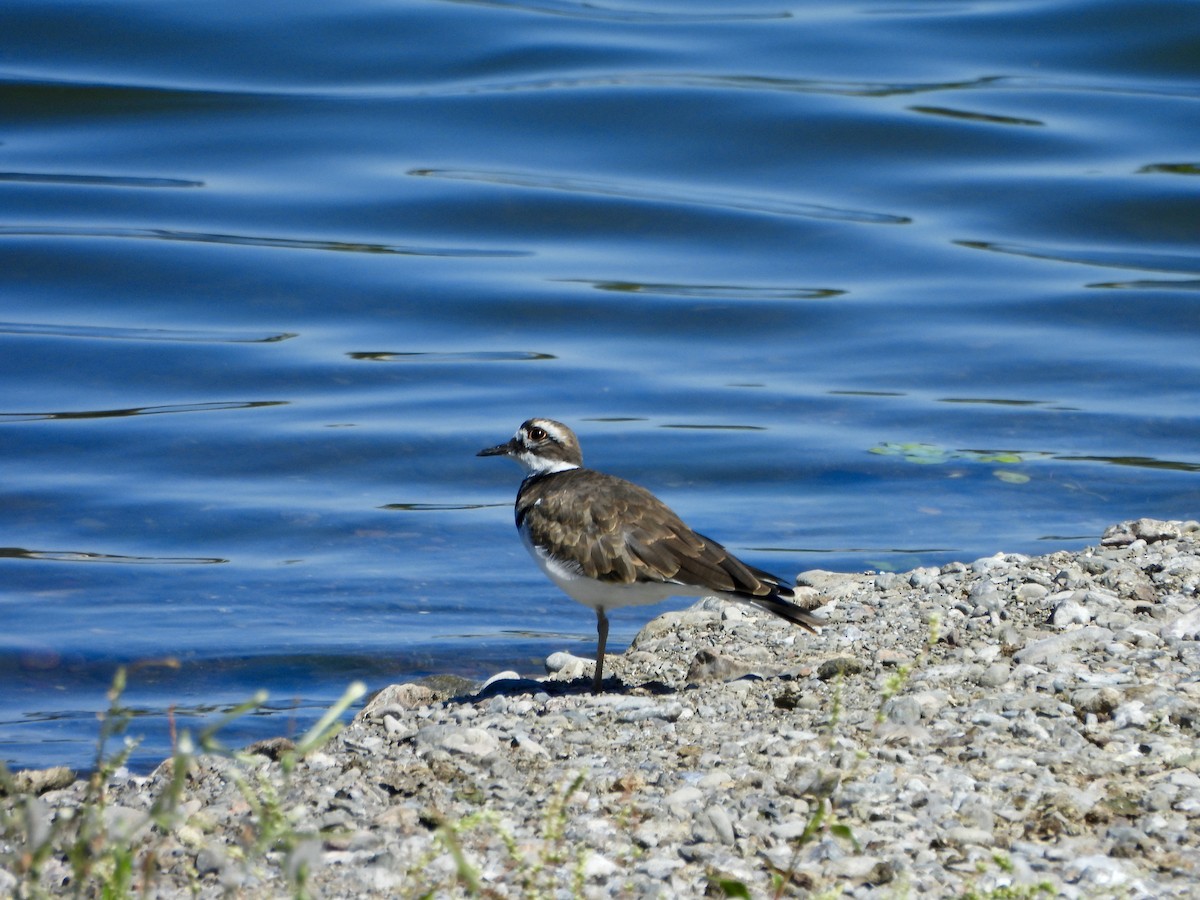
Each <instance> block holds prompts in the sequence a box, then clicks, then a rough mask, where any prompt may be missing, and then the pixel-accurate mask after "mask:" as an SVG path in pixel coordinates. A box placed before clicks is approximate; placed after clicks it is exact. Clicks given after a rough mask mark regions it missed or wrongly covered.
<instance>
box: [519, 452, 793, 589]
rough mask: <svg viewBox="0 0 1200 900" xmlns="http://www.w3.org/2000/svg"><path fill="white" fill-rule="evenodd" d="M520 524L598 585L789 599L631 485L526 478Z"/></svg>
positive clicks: (769, 579)
mask: <svg viewBox="0 0 1200 900" xmlns="http://www.w3.org/2000/svg"><path fill="white" fill-rule="evenodd" d="M516 518H517V527H518V528H526V529H528V532H529V537H530V539H531V540H532V541H533V543H535V544H537V545H538V546H541V547H544V548H545V549H546V550H547V551H548V552H549V553H550V554H551V555H552V556H554V557H556V558H557V559H559V560H560V561H561V562H563V563H565V564H567V565H570V566H573V567H578V569H579V571H580V572H581V573H582V574H583V575H586V576H588V577H589V578H595V579H598V580H600V581H606V582H612V583H617V584H633V583H634V582H650V583H664V582H666V583H672V582H674V583H679V584H688V585H698V586H704V587H708V588H711V589H712V590H713V591H714V592H721V593H729V594H735V595H738V596H741V597H743V598H744V599H747V600H750V599H755V600H757V599H760V598H763V599H768V598H780V597H782V598H790V597H791V595H792V592H791V589H790V588H787V587H786V586H784V585H783V584H781V583H780V582H779V580H778V579H776V578H775V577H774V576H772V575H769V574H768V573H766V572H763V571H762V570H760V569H755V568H753V567H752V566H748V565H746V564H745V563H743V562H742V561H741V560H739V559H737V557H735V556H733V555H732V554H730V553H729V552H728V551H727V550H726V549H725V548H724V547H722V546H721V545H720V544H718V543H717V542H716V541H714V540H711V539H709V538H706V537H704V536H703V535H701V534H697V533H696V532H694V531H692V529H690V528H688V526H687V525H685V524H684V523H683V521H682V520H681V519H680V518H679V516H677V515H675V513H674V512H672V511H671V510H670V508H668V507H667V506H666V504H664V503H663V502H662V501H661V500H659V499H658V498H657V497H655V496H654V495H653V494H651V493H650V492H649V491H647V490H646V489H645V488H642V487H639V486H638V485H636V484H633V483H632V482H629V481H625V480H624V479H623V478H617V477H615V476H613V475H606V474H604V473H602V472H596V471H593V470H591V469H583V468H579V469H570V470H568V471H565V472H553V473H549V474H546V475H534V476H531V477H529V478H527V479H525V481H524V483H522V485H521V490H520V492H519V493H518V494H517V505H516Z"/></svg>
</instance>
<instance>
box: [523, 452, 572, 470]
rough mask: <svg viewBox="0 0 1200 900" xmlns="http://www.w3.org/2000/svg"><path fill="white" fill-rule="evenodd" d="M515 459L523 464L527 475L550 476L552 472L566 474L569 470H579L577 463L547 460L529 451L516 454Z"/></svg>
mask: <svg viewBox="0 0 1200 900" xmlns="http://www.w3.org/2000/svg"><path fill="white" fill-rule="evenodd" d="M513 459H515V460H516V461H517V462H519V463H520V464H521V468H523V469H524V470H525V472H526V474H527V475H549V474H550V473H552V472H566V471H567V470H568V469H578V468H579V466H577V465H575V463H572V462H567V461H566V460H562V459H546V457H544V456H538V455H537V454H536V453H530V452H529V451H528V450H525V451H522V452H521V453H517V454H515V455H514V456H513Z"/></svg>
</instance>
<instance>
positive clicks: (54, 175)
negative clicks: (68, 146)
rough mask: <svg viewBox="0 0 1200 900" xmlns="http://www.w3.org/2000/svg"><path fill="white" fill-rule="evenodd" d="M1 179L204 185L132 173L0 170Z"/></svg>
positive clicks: (138, 185) (99, 184)
mask: <svg viewBox="0 0 1200 900" xmlns="http://www.w3.org/2000/svg"><path fill="white" fill-rule="evenodd" d="M0 181H19V182H22V183H25V184H72V185H90V186H93V187H133V188H193V187H204V182H203V181H188V180H186V179H183V178H139V177H136V176H132V175H71V174H66V173H58V172H0Z"/></svg>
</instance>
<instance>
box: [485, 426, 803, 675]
mask: <svg viewBox="0 0 1200 900" xmlns="http://www.w3.org/2000/svg"><path fill="white" fill-rule="evenodd" d="M476 455H478V456H507V457H508V458H509V459H512V460H515V461H516V462H517V463H519V464H520V465H521V466H522V467H523V468H524V469H525V473H526V474H525V480H524V481H522V482H521V487H520V488H519V489H518V491H517V502H516V507H515V512H516V520H517V531H518V532H520V534H521V540H522V542H523V543H524V544H525V548H526V549H527V550H528V551H529V553H530V555H532V556H533V558H534V560H535V561H536V562H537V564H538V566H539V567H540V568H541V570H542V571H543V572H544V573H545V574H546V577H547V578H549V579H550V580H551V581H553V582H554V583H555V584H556V585H558V586H559V587H560V588H561V589H562V590H563V591H564V592H565V593H566V594H567V595H568V596H569V597H570V598H571V599H572V600H575V601H576V602H578V603H582V604H583V605H584V606H589V607H591V608H592V609H594V610H595V611H596V635H597V644H598V646H597V652H596V672H595V676H594V677H593V679H592V690H593V691H595V692H597V693H598V692H599V691H600V687H601V682H602V680H603V672H604V648H605V644H606V643H607V642H608V615H607V612H608V610H610V609H615V608H617V607H622V606H633V605H640V604H647V603H657V602H659V601H660V600H664V599H666V598H667V597H710V596H712V597H720V598H721V599H723V600H732V601H736V602H738V603H748V604H751V605H752V606H757V607H759V608H760V609H765V610H767V611H768V612H772V613H774V614H775V615H777V616H779V617H781V618H784V619H787V620H788V621H789V622H793V623H795V624H796V625H799V626H800V627H801V628H804V629H807V630H808V631H811V632H813V633H814V634H815V633H816V631H817V629H818V628H819V627H820V626H821V625H823V624H825V621H824V620H823V619H821V618H820V617H818V616H814V615H813V614H812V613H810V612H809V611H808V610H805V609H802V608H801V607H799V606H797V605H796V604H795V603H793V602H792V601H793V599H794V597H795V594H794V592H793V590H792V588H791V587H790V586H789V585H787V584H785V583H784V582H783V581H782V580H781V579H779V578H776V577H775V576H774V575H771V574H770V573H768V572H764V571H763V570H761V569H756V568H754V567H753V566H750V565H747V564H746V563H744V562H742V561H741V560H740V559H738V558H737V557H736V556H734V555H733V554H732V553H730V552H729V551H728V550H726V549H725V548H724V547H722V546H721V545H720V544H718V543H717V542H716V541H714V540H712V539H710V538H706V537H705V536H704V535H702V534H697V533H696V532H695V531H693V530H692V529H691V528H689V527H688V526H687V525H685V524H684V523H683V520H682V519H680V518H679V516H677V515H675V513H674V512H672V511H671V510H670V508H668V507H667V505H666V504H665V503H663V502H662V501H661V500H659V499H658V498H657V497H655V496H654V495H653V494H652V493H650V492H649V491H648V490H646V489H645V488H643V487H639V486H638V485H636V484H633V483H632V482H629V481H626V480H625V479H623V478H617V477H616V476H615V475H606V474H605V473H603V472H597V471H595V470H593V469H585V468H584V467H583V452H582V451H581V450H580V448H579V440H578V439H577V438H576V437H575V434H574V432H572V431H571V429H570V428H568V427H567V426H566V425H564V424H562V423H561V422H555V421H554V420H553V419H529V420H527V421H526V422H524V423H522V425H521V427H520V428H518V429H517V432H516V434H514V435H513V436H512V439H511V440H509V441H507V442H506V443H503V444H497V445H496V446H495V447H488V448H487V449H485V450H480V451H479V453H478V454H476Z"/></svg>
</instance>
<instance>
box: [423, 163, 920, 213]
mask: <svg viewBox="0 0 1200 900" xmlns="http://www.w3.org/2000/svg"><path fill="white" fill-rule="evenodd" d="M408 174H409V175H417V176H421V177H426V178H445V179H449V180H452V181H479V182H483V183H485V184H492V185H500V186H504V187H520V188H532V189H534V190H541V191H562V192H565V193H571V194H593V195H598V196H603V197H619V198H621V199H623V200H632V201H636V202H653V203H681V204H685V205H688V206H700V207H704V208H707V209H732V210H737V211H738V212H753V213H766V214H768V215H777V216H800V217H803V218H809V219H834V220H836V221H841V222H857V223H860V224H866V225H908V224H910V223H911V222H912V219H910V218H909V217H908V216H896V215H891V214H890V213H877V212H871V211H869V210H859V209H840V208H838V207H835V206H821V205H819V204H815V203H795V202H791V201H787V200H772V199H770V198H768V197H760V196H746V195H743V194H736V193H731V192H721V191H709V190H704V191H699V190H687V189H682V188H680V189H671V190H659V189H657V188H644V187H640V186H634V185H626V184H622V183H620V182H615V181H602V180H600V179H594V178H574V177H560V176H554V175H537V174H534V173H527V172H501V171H487V170H483V169H478V170H475V169H411V170H410V171H409V173H408Z"/></svg>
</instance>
